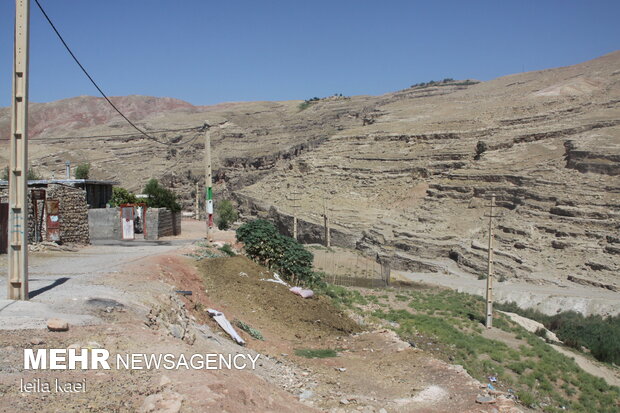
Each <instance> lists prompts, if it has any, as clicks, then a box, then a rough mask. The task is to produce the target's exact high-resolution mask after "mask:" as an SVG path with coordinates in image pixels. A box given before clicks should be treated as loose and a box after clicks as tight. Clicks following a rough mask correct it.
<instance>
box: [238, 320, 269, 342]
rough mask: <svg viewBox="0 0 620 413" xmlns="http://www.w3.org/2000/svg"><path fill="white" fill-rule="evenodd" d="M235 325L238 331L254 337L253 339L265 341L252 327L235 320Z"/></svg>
mask: <svg viewBox="0 0 620 413" xmlns="http://www.w3.org/2000/svg"><path fill="white" fill-rule="evenodd" d="M235 325H236V326H237V327H239V328H240V329H242V330H243V331H245V332H246V333H248V334H249V335H250V336H252V337H254V338H255V339H257V340H261V341H263V340H265V338H264V337H263V335H262V334H261V332H260V331H258V330H257V329H255V328H254V327H252V326H250V325H249V324H246V323H244V322H243V321H241V320H236V321H235Z"/></svg>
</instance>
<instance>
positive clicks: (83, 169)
mask: <svg viewBox="0 0 620 413" xmlns="http://www.w3.org/2000/svg"><path fill="white" fill-rule="evenodd" d="M89 175H90V164H89V163H81V164H79V165H78V166H77V168H75V179H88V177H89Z"/></svg>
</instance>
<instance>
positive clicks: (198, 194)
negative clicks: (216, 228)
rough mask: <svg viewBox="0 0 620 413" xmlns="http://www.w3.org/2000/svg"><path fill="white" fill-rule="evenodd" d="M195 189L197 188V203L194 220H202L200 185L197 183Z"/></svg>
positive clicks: (195, 204)
mask: <svg viewBox="0 0 620 413" xmlns="http://www.w3.org/2000/svg"><path fill="white" fill-rule="evenodd" d="M195 187H196V189H195V198H196V201H195V203H194V218H196V219H197V220H199V219H200V187H199V185H198V182H196V184H195Z"/></svg>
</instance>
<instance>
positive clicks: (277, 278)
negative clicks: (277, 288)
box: [260, 272, 290, 287]
mask: <svg viewBox="0 0 620 413" xmlns="http://www.w3.org/2000/svg"><path fill="white" fill-rule="evenodd" d="M260 280H261V281H269V282H272V283H276V284H282V285H285V286H287V287H290V286H289V285H288V284H287V283H286V281H284V280H283V279H282V278H280V276H279V275H278V274H277V273H275V272H274V273H273V278H261V279H260Z"/></svg>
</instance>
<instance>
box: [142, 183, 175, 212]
mask: <svg viewBox="0 0 620 413" xmlns="http://www.w3.org/2000/svg"><path fill="white" fill-rule="evenodd" d="M144 194H145V195H147V196H148V198H147V199H146V204H147V205H148V206H149V207H151V208H168V209H169V210H170V211H172V212H179V211H180V210H181V205H179V203H178V202H177V196H176V195H175V194H174V192H172V191H171V190H169V189H168V188H164V187H163V186H161V185H160V184H159V182H158V181H157V179H154V178H153V179H150V180H149V181H148V182H147V183H146V186H145V187H144Z"/></svg>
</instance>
